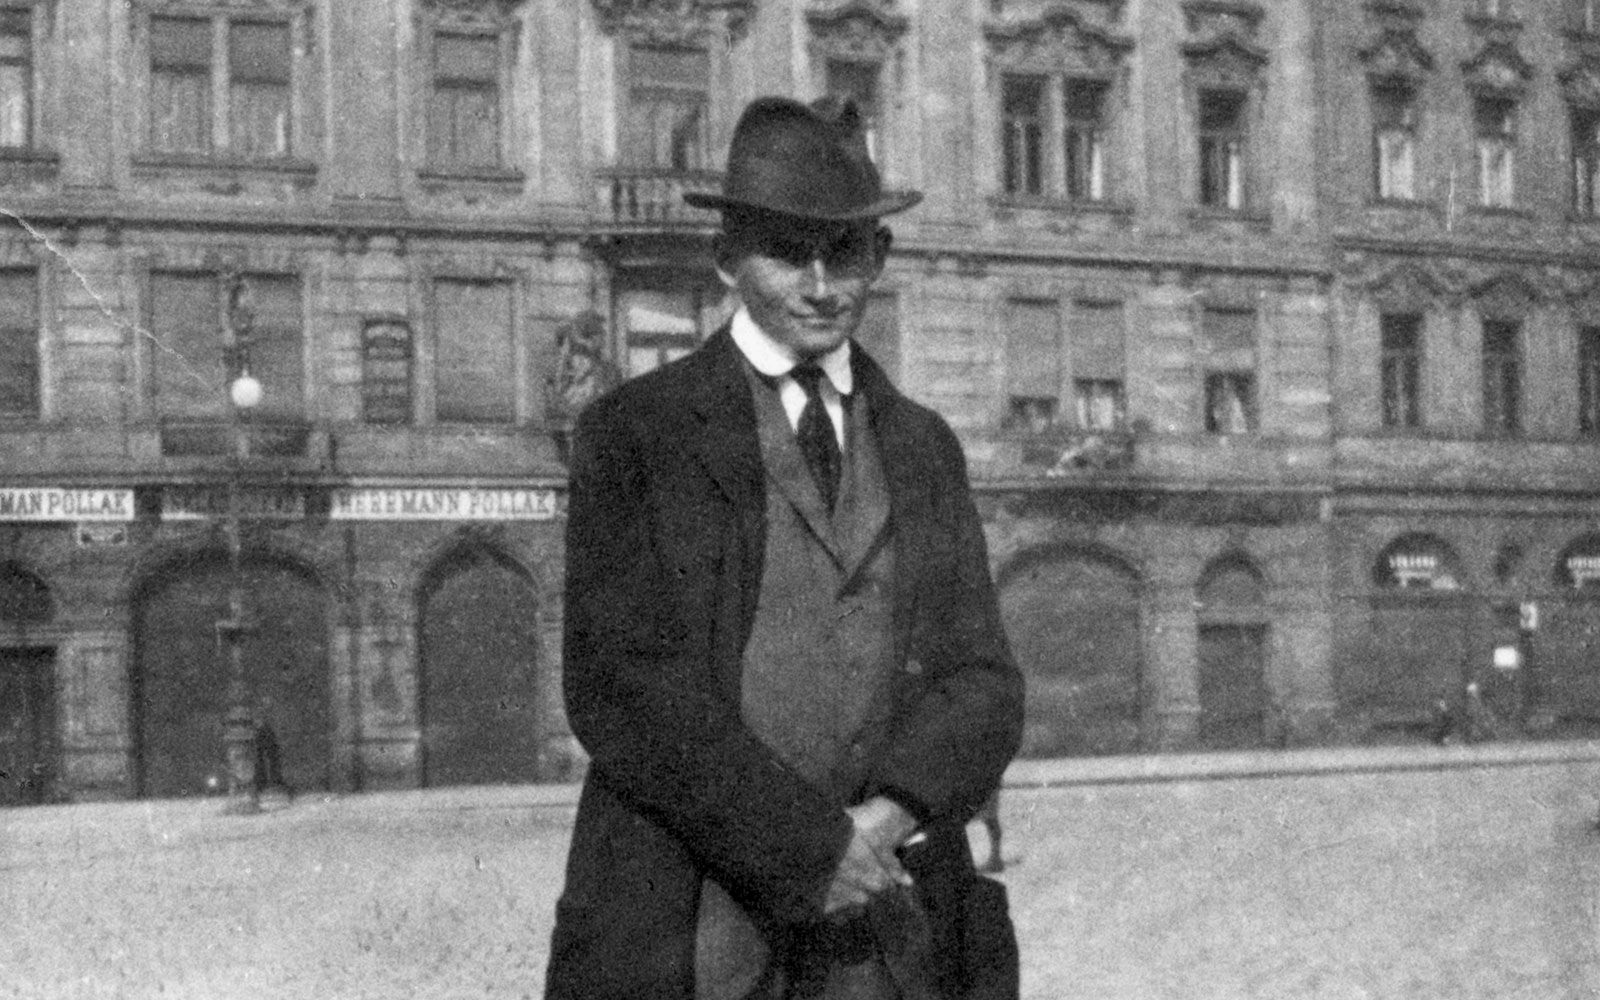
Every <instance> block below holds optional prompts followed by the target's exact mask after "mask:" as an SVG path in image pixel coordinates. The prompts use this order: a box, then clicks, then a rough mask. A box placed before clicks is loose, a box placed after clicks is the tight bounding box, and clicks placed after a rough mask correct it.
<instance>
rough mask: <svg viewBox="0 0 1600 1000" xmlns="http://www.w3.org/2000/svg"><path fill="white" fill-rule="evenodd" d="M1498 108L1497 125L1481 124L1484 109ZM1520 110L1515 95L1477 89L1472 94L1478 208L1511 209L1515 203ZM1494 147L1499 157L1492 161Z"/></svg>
mask: <svg viewBox="0 0 1600 1000" xmlns="http://www.w3.org/2000/svg"><path fill="white" fill-rule="evenodd" d="M1490 109H1498V110H1499V111H1500V112H1501V113H1500V114H1499V115H1497V116H1496V118H1497V120H1498V122H1499V128H1498V130H1496V131H1493V132H1490V131H1487V130H1486V129H1485V127H1484V124H1485V121H1486V120H1487V117H1488V116H1486V115H1485V114H1484V112H1485V111H1487V110H1490ZM1520 110H1521V107H1520V104H1519V102H1518V101H1517V99H1516V98H1515V97H1513V96H1511V95H1509V94H1503V93H1478V94H1474V95H1473V97H1472V138H1473V156H1474V161H1475V164H1474V165H1475V166H1476V168H1477V171H1476V174H1477V187H1478V192H1477V194H1478V197H1477V206H1476V207H1478V208H1480V209H1489V210H1496V209H1513V208H1515V207H1516V206H1517V131H1518V124H1519V122H1518V112H1519V111H1520ZM1496 151H1498V152H1499V153H1500V154H1501V156H1502V160H1501V163H1500V165H1496V164H1495V163H1494V162H1493V160H1492V159H1491V157H1492V155H1493V154H1494V153H1495V152H1496Z"/></svg>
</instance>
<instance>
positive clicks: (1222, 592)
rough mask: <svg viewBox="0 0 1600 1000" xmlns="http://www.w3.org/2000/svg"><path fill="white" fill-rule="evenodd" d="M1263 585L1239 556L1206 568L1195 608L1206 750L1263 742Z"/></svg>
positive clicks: (1265, 706)
mask: <svg viewBox="0 0 1600 1000" xmlns="http://www.w3.org/2000/svg"><path fill="white" fill-rule="evenodd" d="M1265 590H1266V588H1265V586H1264V585H1263V582H1262V579H1261V575H1260V573H1258V572H1257V571H1256V568H1255V566H1254V565H1253V564H1252V563H1251V562H1250V561H1249V559H1247V558H1245V557H1244V556H1242V555H1227V556H1223V557H1221V558H1219V559H1218V560H1216V561H1215V562H1213V563H1212V564H1211V565H1210V566H1208V567H1207V568H1206V571H1205V572H1204V573H1202V574H1201V576H1200V583H1199V586H1198V587H1196V589H1195V597H1196V600H1197V602H1198V604H1199V661H1200V662H1199V668H1200V685H1199V687H1200V722H1199V726H1198V731H1197V734H1196V735H1197V739H1198V742H1199V744H1200V746H1201V747H1202V748H1204V749H1207V750H1240V749H1246V748H1249V747H1259V746H1262V745H1263V744H1265V743H1266V742H1267V726H1268V723H1269V714H1270V713H1269V711H1268V706H1269V700H1270V699H1269V693H1268V689H1267V671H1266V668H1267V611H1266V599H1265Z"/></svg>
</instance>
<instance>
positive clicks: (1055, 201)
mask: <svg viewBox="0 0 1600 1000" xmlns="http://www.w3.org/2000/svg"><path fill="white" fill-rule="evenodd" d="M989 204H990V206H991V207H993V208H1000V209H1034V210H1044V211H1050V212H1060V213H1064V214H1073V213H1083V214H1086V215H1132V214H1133V206H1132V205H1128V204H1126V203H1124V202H1118V201H1111V200H1108V199H1100V200H1089V199H1082V200H1074V199H1071V198H1060V197H1054V196H1051V195H1033V194H994V195H990V196H989Z"/></svg>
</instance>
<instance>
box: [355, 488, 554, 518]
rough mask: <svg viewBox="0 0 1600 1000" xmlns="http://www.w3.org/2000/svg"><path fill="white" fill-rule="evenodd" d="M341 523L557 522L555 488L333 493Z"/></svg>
mask: <svg viewBox="0 0 1600 1000" xmlns="http://www.w3.org/2000/svg"><path fill="white" fill-rule="evenodd" d="M328 516H329V517H330V518H332V519H333V520H335V521H551V520H554V519H555V518H556V516H557V497H556V491H555V490H551V489H476V488H460V489H409V488H395V489H389V488H367V489H339V490H334V491H333V498H332V504H331V506H330V509H329V513H328Z"/></svg>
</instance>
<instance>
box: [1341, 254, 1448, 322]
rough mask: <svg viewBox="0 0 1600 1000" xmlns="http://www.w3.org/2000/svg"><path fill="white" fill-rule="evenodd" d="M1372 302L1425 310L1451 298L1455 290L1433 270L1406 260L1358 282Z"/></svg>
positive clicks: (1393, 309) (1394, 308)
mask: <svg viewBox="0 0 1600 1000" xmlns="http://www.w3.org/2000/svg"><path fill="white" fill-rule="evenodd" d="M1359 284H1360V287H1362V288H1364V289H1365V290H1366V292H1367V294H1368V295H1369V296H1371V298H1372V299H1373V301H1375V302H1377V303H1378V304H1379V305H1380V306H1381V307H1382V308H1384V309H1385V310H1388V311H1391V312H1411V311H1425V310H1426V309H1427V307H1428V306H1429V305H1430V304H1431V303H1435V302H1438V301H1439V300H1440V299H1446V298H1451V297H1453V294H1454V293H1455V292H1456V291H1457V289H1453V288H1451V287H1449V285H1447V284H1446V282H1445V280H1444V279H1443V278H1442V277H1441V276H1440V275H1439V274H1437V273H1436V272H1434V271H1433V270H1432V269H1430V268H1427V267H1424V266H1422V265H1420V264H1417V263H1414V262H1411V261H1406V262H1404V263H1401V264H1398V265H1395V266H1392V267H1388V268H1386V269H1384V270H1382V271H1379V272H1378V273H1377V274H1375V275H1372V276H1371V277H1369V278H1367V279H1366V280H1364V281H1361V282H1360V283H1359Z"/></svg>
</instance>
